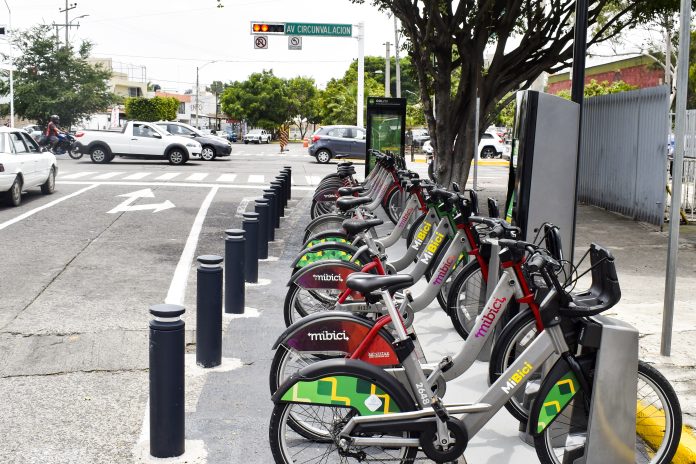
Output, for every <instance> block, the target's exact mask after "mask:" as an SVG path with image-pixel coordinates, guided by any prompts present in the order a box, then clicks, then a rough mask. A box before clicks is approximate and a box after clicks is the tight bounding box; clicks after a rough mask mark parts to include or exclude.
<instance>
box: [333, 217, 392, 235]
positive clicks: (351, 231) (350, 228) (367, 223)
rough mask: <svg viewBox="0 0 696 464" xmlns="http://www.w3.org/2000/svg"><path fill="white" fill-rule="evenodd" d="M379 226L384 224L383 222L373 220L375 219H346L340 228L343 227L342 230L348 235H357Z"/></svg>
mask: <svg viewBox="0 0 696 464" xmlns="http://www.w3.org/2000/svg"><path fill="white" fill-rule="evenodd" d="M381 224H384V221H383V220H381V219H379V218H375V219H364V220H362V219H346V220H345V221H343V223H341V227H343V230H345V231H346V232H347V233H348V235H351V236H353V235H358V234H359V233H360V232H364V231H366V230H368V229H370V228H372V227H376V226H379V225H381Z"/></svg>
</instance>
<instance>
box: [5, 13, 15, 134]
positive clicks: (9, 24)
mask: <svg viewBox="0 0 696 464" xmlns="http://www.w3.org/2000/svg"><path fill="white" fill-rule="evenodd" d="M5 6H6V7H7V15H8V22H7V43H8V44H9V45H10V127H14V126H15V114H14V76H13V73H14V69H13V68H14V56H13V54H12V53H13V51H12V35H11V34H12V11H11V10H10V5H8V3H7V0H5Z"/></svg>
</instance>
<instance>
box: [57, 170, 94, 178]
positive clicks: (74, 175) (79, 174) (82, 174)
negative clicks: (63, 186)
mask: <svg viewBox="0 0 696 464" xmlns="http://www.w3.org/2000/svg"><path fill="white" fill-rule="evenodd" d="M92 174H96V172H94V171H82V172H74V173H72V174H68V175H65V176H60V178H61V180H63V179H79V178H81V177H87V176H90V175H92Z"/></svg>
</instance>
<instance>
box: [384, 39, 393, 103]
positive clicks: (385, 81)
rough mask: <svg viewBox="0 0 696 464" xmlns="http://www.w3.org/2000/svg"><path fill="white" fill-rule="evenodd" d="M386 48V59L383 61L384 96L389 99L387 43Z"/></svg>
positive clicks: (389, 66) (389, 81)
mask: <svg viewBox="0 0 696 464" xmlns="http://www.w3.org/2000/svg"><path fill="white" fill-rule="evenodd" d="M385 45H386V46H387V52H386V57H385V59H384V96H385V97H391V88H390V87H391V75H390V72H391V57H390V56H389V45H391V44H390V43H389V42H387V43H386V44H385Z"/></svg>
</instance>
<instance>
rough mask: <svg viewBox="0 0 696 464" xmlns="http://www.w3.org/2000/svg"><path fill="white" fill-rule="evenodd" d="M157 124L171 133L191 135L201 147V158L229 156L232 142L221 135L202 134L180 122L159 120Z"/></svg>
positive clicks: (208, 159)
mask: <svg viewBox="0 0 696 464" xmlns="http://www.w3.org/2000/svg"><path fill="white" fill-rule="evenodd" d="M155 124H157V125H158V126H160V127H161V128H162V129H164V130H166V131H167V132H169V133H170V134H173V135H181V136H184V137H191V138H192V139H193V140H195V141H196V142H198V143H200V144H201V146H202V147H203V148H202V149H201V159H202V160H204V161H212V160H214V159H215V158H217V157H218V156H230V153H232V144H231V143H230V142H228V141H227V140H225V139H224V138H222V137H218V136H216V135H204V134H202V133H201V132H200V131H198V130H196V129H195V128H194V127H192V126H189V125H188V124H184V123H181V122H174V121H159V122H156V123H155Z"/></svg>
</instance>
